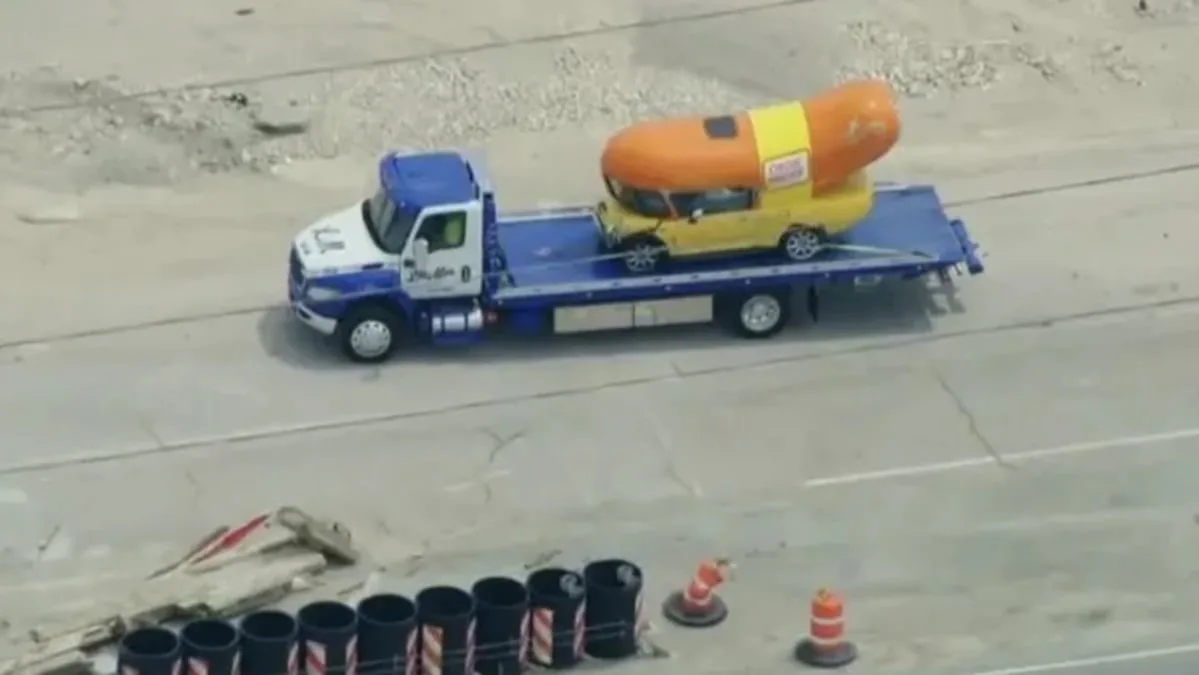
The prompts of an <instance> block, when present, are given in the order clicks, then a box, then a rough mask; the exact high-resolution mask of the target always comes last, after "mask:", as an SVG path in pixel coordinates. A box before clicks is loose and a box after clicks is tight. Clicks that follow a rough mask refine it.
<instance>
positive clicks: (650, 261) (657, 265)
mask: <svg viewBox="0 0 1199 675" xmlns="http://www.w3.org/2000/svg"><path fill="white" fill-rule="evenodd" d="M665 249H666V247H665V245H663V244H662V242H660V241H658V240H657V239H656V238H654V237H646V236H635V237H629V238H628V239H626V240H624V241H622V242H620V245H619V246H618V247H617V249H616V250H617V251H619V252H620V253H622V254H623V257H622V258H621V260H620V262H621V264H623V265H624V268H625V271H626V272H628V273H629V274H650V273H652V272H655V271H657V270H658V269H661V267H662V263H663V262H665V261H666V257H667V254H666V250H665Z"/></svg>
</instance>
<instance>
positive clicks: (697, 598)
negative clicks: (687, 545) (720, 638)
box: [662, 559, 732, 628]
mask: <svg viewBox="0 0 1199 675" xmlns="http://www.w3.org/2000/svg"><path fill="white" fill-rule="evenodd" d="M731 570H732V565H731V564H730V563H729V561H727V560H722V559H720V560H705V561H703V562H702V563H700V564H699V569H697V570H696V571H695V575H694V576H692V577H691V581H690V583H688V584H687V586H686V587H685V588H683V589H682V590H681V591H675V592H674V593H671V594H670V597H668V598H666V602H664V603H662V614H663V615H664V616H665V617H666V618H667V619H670V621H672V622H673V623H676V624H678V625H680V626H689V627H692V628H704V627H707V626H715V625H716V624H718V623H720V622H721V621H724V620H725V619H726V618H728V615H729V608H728V606H727V605H725V604H724V600H721V599H720V596H719V595H716V593H715V590H716V587H717V586H719V585H720V584H722V583H724V582H725V580H726V579H727V578H728V576H729V572H730V571H731Z"/></svg>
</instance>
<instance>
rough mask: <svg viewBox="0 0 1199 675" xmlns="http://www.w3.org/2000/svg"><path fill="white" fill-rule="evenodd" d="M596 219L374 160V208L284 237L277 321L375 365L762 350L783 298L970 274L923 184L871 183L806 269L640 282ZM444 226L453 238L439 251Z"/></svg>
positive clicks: (964, 244) (971, 248)
mask: <svg viewBox="0 0 1199 675" xmlns="http://www.w3.org/2000/svg"><path fill="white" fill-rule="evenodd" d="M602 208H603V207H602V206H600V207H594V208H593V207H577V208H554V209H542V210H535V211H524V212H519V213H507V214H500V213H499V212H498V211H497V206H496V194H495V188H494V185H493V183H492V179H491V177H490V175H489V172H488V170H487V168H486V166H485V164H484V162H483V161H482V159H481V158H480V157H476V156H473V155H470V154H468V153H458V152H435V153H423V154H408V155H403V154H392V155H388V156H386V157H384V158H383V159H382V160H381V161H380V164H379V188H378V191H377V193H376V194H375V195H374V196H372V197H371V198H369V199H367V200H365V201H363V202H362V203H361V204H357V205H355V206H353V207H350V208H348V209H345V210H343V211H340V212H338V213H335V214H332V215H329V216H326V217H325V218H322V219H321V220H319V221H318V222H316V223H315V224H313V225H311V226H309V227H308V228H306V229H305V230H304V231H302V232H301V233H300V234H299V235H298V236H297V237H296V238H295V241H294V243H293V246H292V250H291V255H290V270H289V278H288V288H289V299H290V302H291V307H292V310H293V312H294V314H295V315H296V317H298V318H299V319H300V320H301V321H302V322H303V323H305V324H306V325H308V326H309V327H311V328H313V329H315V330H316V331H318V332H320V333H322V334H324V335H328V336H333V337H334V338H335V339H336V341H337V342H338V344H339V346H340V348H341V349H342V351H343V352H344V353H345V354H346V355H347V356H348V357H349V358H350V359H351V360H354V361H357V362H365V363H375V362H381V361H384V360H386V359H388V358H389V357H390V356H391V355H392V354H393V352H394V351H395V350H396V349H397V347H398V346H399V345H400V344H402V343H404V342H407V341H423V342H427V343H432V344H436V345H445V344H471V343H475V342H479V341H481V340H483V339H484V338H485V336H487V335H489V334H492V333H496V332H507V333H531V334H536V333H565V332H578V331H580V330H583V329H617V328H631V327H637V326H643V325H664V324H668V323H702V322H707V321H711V320H715V321H716V322H717V323H719V324H721V325H722V326H724V327H726V328H728V329H729V330H731V331H732V332H734V333H736V334H739V335H741V336H743V337H748V338H765V337H769V336H772V335H775V334H776V333H778V332H779V331H781V330H782V329H783V328H784V327H785V326H786V324H787V322H788V320H789V319H790V317H791V316H792V307H793V305H794V304H796V303H794V302H793V300H794V299H796V298H801V299H804V298H806V304H807V309H808V311H809V313H810V314H811V315H812V317H813V319H815V318H816V307H817V295H818V293H819V290H820V288H821V287H824V286H826V285H829V284H855V285H871V284H875V283H878V282H879V281H881V280H883V279H919V278H924V277H928V276H934V277H937V278H939V279H940V281H941V282H942V283H952V281H951V275H952V273H954V272H957V273H958V274H961V273H962V272H963V271H964V272H967V273H969V274H971V275H973V274H979V273H981V272H982V271H983V265H982V262H981V261H980V259H979V255H978V253H977V245H976V244H975V243H974V242H972V241H971V239H970V237H969V235H968V234H967V232H966V228H965V225H964V224H963V223H962V222H961V221H960V220H955V219H952V218H950V217H949V216H948V215H947V214H946V212H945V209H944V207H943V205H942V203H941V200H940V197H939V196H938V195H937V192H936V190H935V189H934V188H933V187H932V186H929V185H899V184H878V186H877V188H876V196H875V200H874V206H873V210H872V211H871V212H870V214H869V216H867V218H866V219H865V220H864V221H862V222H860V223H858V224H857V225H856V226H854V227H853V228H852V229H850V230H849V231H847V232H845V233H843V234H841V235H839V236H836V237H834V238H832V239H831V240H829V241H828V243H827V244H826V245H825V250H824V251H823V252H822V253H821V254H820V255H819V256H817V257H816V258H814V259H812V260H810V261H804V262H795V261H790V260H787V259H786V258H784V257H783V256H781V255H779V254H772V253H765V254H752V255H750V254H746V255H735V256H731V257H720V258H713V259H708V260H698V261H672V262H671V263H670V264H669V266H667V267H665V268H664V269H662V270H661V271H655V272H654V273H652V274H646V275H637V274H633V273H631V272H629V271H627V270H626V268H625V265H624V264H622V260H621V255H620V254H611V253H608V252H607V250H608V249H607V247H605V246H604V244H605V241H604V235H603V231H602V228H601V226H600V222H599V218H600V217H601V215H602V214H601V213H600V212H599V210H600V209H602ZM447 216H448V217H453V218H456V219H459V220H458V222H460V223H463V224H461V225H459V226H458V228H459V229H458V230H456V231H455V233H454V235H453V236H452V237H450V239H451V241H448V242H447V241H445V237H444V234H445V229H446V228H445V223H446V222H447V220H446V219H447ZM797 291H798V292H799V293H798V294H797V293H796V292H797ZM680 300H682V301H686V302H685V303H679V302H678V301H680ZM672 305H673V306H674V308H673V309H672ZM680 307H686V308H687V309H684V310H680V309H679V308H680Z"/></svg>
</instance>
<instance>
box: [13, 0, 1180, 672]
mask: <svg viewBox="0 0 1199 675" xmlns="http://www.w3.org/2000/svg"><path fill="white" fill-rule="evenodd" d="M1197 22H1199V4H1197V3H1196V2H1194V0H1148V2H1147V5H1146V6H1144V7H1138V6H1137V4H1136V2H1135V0H1129V1H1126V0H1086V1H1083V0H1004V1H1003V2H999V1H998V0H975V1H969V2H952V3H951V2H945V1H943V0H888V1H887V2H872V1H867V0H837V1H836V2H833V1H832V0H813V1H809V2H794V1H792V2H788V1H782V2H769V3H753V2H749V1H748V0H696V1H694V2H687V1H677V0H655V1H654V2H648V1H646V2H632V1H629V0H612V1H610V2H604V3H579V2H562V0H553V1H552V2H551V0H504V1H503V2H498V3H497V2H491V3H482V2H478V1H477V0H439V2H437V3H432V2H423V1H420V0H410V1H405V2H391V3H388V2H382V1H380V0H331V2H326V3H324V4H322V5H320V6H315V5H313V6H309V5H306V4H299V5H297V4H296V3H295V2H288V3H284V2H280V1H277V0H263V1H262V2H257V3H254V2H252V1H251V0H242V1H241V2H230V1H229V0H214V1H213V2H209V3H205V4H203V5H197V6H189V7H187V8H185V9H181V8H180V7H177V6H172V5H169V4H162V3H149V2H144V0H105V1H103V2H92V3H88V4H87V5H86V6H79V5H78V3H72V4H70V5H67V4H66V2H65V0H38V2H33V0H11V1H10V2H7V3H0V281H3V282H4V283H3V284H0V307H2V308H3V309H4V311H3V312H0V415H2V417H0V607H10V608H16V609H13V611H12V612H10V613H5V612H3V611H0V619H3V622H0V626H3V625H11V626H12V627H13V628H14V629H16V628H19V627H22V626H24V625H25V624H26V623H28V622H29V621H34V620H36V619H37V616H39V615H40V613H43V612H46V611H49V610H48V609H47V608H49V607H51V606H53V605H55V604H56V603H57V602H58V600H57V598H61V597H64V596H67V595H74V594H78V589H79V588H80V587H94V586H98V585H99V584H101V583H108V581H102V580H111V579H114V578H117V577H120V576H121V575H122V574H124V575H128V574H129V571H130V570H133V569H142V568H144V567H149V566H151V565H150V564H149V563H148V562H146V561H149V560H153V559H156V558H157V557H159V556H161V555H162V554H163V552H164V551H167V550H174V548H176V547H177V546H178V545H180V544H181V543H182V542H184V541H187V540H188V539H189V538H191V537H192V536H194V535H196V534H197V533H199V532H201V531H204V530H207V529H209V528H211V527H212V525H213V524H214V521H215V522H220V521H223V520H227V519H233V518H237V517H238V515H239V514H243V515H244V513H245V512H246V511H248V510H253V509H256V508H261V507H263V506H270V505H273V504H277V503H279V502H295V503H301V504H303V505H305V506H306V507H308V508H311V509H313V510H316V511H319V512H321V513H331V514H333V515H336V516H338V517H340V518H343V519H345V520H346V521H347V522H350V523H352V524H353V525H354V526H355V528H356V531H357V532H362V533H363V537H364V538H365V539H364V541H367V542H370V543H371V545H372V546H374V547H375V548H374V553H375V555H376V556H377V557H378V558H380V559H384V560H386V561H389V562H394V561H401V560H407V559H409V558H410V557H411V556H413V555H420V556H422V557H423V560H424V561H425V563H424V565H423V567H422V568H421V570H420V572H419V574H417V573H415V572H412V573H407V572H405V573H400V572H395V573H394V575H393V576H392V577H389V580H388V582H387V583H389V584H392V585H393V586H394V588H396V589H399V590H405V591H408V590H412V589H411V588H409V587H410V586H411V585H412V584H416V583H424V582H426V581H427V582H429V583H434V582H438V581H439V580H441V581H444V580H446V579H456V578H458V577H459V576H461V577H463V578H469V577H470V576H471V575H479V574H485V573H495V572H500V571H505V570H519V569H520V566H521V565H522V564H523V563H524V562H527V560H529V559H531V558H532V557H536V556H537V555H538V554H540V553H544V552H545V551H550V550H553V551H559V553H558V554H555V555H557V556H558V557H557V558H556V559H557V560H559V561H560V562H562V563H563V564H566V563H570V564H574V563H575V562H577V561H580V560H583V559H585V558H587V557H594V556H597V555H622V556H628V557H630V558H631V559H634V560H636V561H638V562H639V563H641V564H642V565H643V566H644V567H645V568H646V570H647V572H648V573H649V575H650V578H651V580H652V584H651V590H652V593H653V595H652V597H653V598H654V599H660V598H661V596H663V595H664V594H665V593H667V592H669V591H670V590H673V588H674V586H676V585H677V584H678V583H680V582H681V581H682V579H684V578H685V577H686V575H687V574H688V573H689V571H690V568H691V567H692V566H693V564H694V562H695V560H696V559H697V558H698V557H701V556H704V555H719V554H729V555H732V556H733V557H735V558H739V559H740V561H741V562H742V568H741V570H740V573H739V578H738V580H737V582H736V584H734V585H731V586H730V587H729V588H728V590H727V593H728V598H729V601H730V603H732V604H733V607H734V615H733V618H732V619H731V620H730V622H729V624H727V625H726V626H725V627H722V628H720V629H716V630H717V632H711V633H703V634H695V633H684V632H682V631H673V630H672V629H670V628H668V627H664V626H659V630H660V632H659V638H660V641H661V642H662V643H663V645H664V646H666V647H667V648H668V649H670V650H671V651H672V652H673V653H674V654H675V658H674V659H673V660H671V661H651V662H643V663H641V664H640V665H637V666H630V669H634V668H641V669H645V670H646V671H647V672H655V673H662V672H675V671H678V672H684V671H686V672H707V673H725V672H728V673H731V672H741V671H742V670H743V669H745V668H746V667H750V668H755V669H756V670H759V671H763V672H767V671H768V672H784V670H783V669H784V668H786V669H791V668H792V666H791V665H790V664H788V665H783V664H784V659H785V655H786V652H787V650H788V649H789V645H790V643H791V642H793V641H794V639H795V637H796V636H797V635H798V634H800V633H802V630H803V627H804V621H805V616H804V611H805V607H804V602H805V600H806V594H807V593H809V592H810V591H811V590H812V588H814V587H815V586H817V585H821V584H825V583H831V584H834V585H837V586H838V587H840V588H843V589H845V590H846V592H847V593H848V594H849V597H850V598H851V605H850V606H851V608H852V610H851V611H852V612H853V616H854V617H855V618H854V621H855V622H856V623H855V624H854V628H852V629H851V630H856V631H857V632H856V633H855V634H856V635H857V636H858V638H859V642H860V646H861V647H862V650H863V660H862V663H863V666H862V667H863V668H864V670H865V671H869V672H895V673H908V672H911V673H915V672H923V673H927V672H934V673H939V672H945V673H951V672H952V673H970V672H975V673H981V672H984V671H987V670H988V669H996V668H998V669H1005V668H1014V669H1015V670H1010V671H1002V670H1001V671H999V672H1002V673H1004V675H1022V674H1023V673H1033V672H1039V670H1042V668H1040V667H1039V666H1035V667H1034V666H1029V667H1030V668H1031V669H1024V670H1021V669H1022V668H1025V666H1028V664H1037V663H1045V662H1063V661H1071V660H1076V659H1080V658H1084V659H1086V658H1096V659H1102V658H1105V655H1108V654H1112V653H1115V652H1122V651H1123V652H1131V653H1139V652H1141V651H1145V650H1150V651H1152V650H1155V649H1170V648H1173V647H1174V646H1176V645H1178V644H1181V643H1187V642H1192V641H1193V640H1194V637H1193V633H1194V631H1193V627H1194V625H1195V621H1196V620H1199V614H1196V610H1195V609H1194V608H1195V607H1199V603H1196V602H1195V599H1196V598H1199V575H1196V574H1195V566H1194V560H1196V559H1199V557H1196V554H1197V553H1199V541H1197V540H1196V539H1195V527H1194V515H1193V514H1194V513H1195V511H1196V510H1199V500H1197V499H1196V497H1195V490H1194V486H1196V485H1199V475H1197V471H1199V468H1197V467H1196V464H1195V459H1194V458H1195V456H1196V455H1195V453H1194V450H1195V449H1196V448H1197V447H1199V445H1196V443H1197V441H1196V439H1199V432H1196V431H1195V427H1196V426H1199V422H1197V421H1196V416H1195V412H1194V411H1195V410H1196V409H1199V408H1197V407H1196V405H1197V404H1199V389H1196V388H1195V387H1194V386H1193V383H1194V381H1195V375H1196V373H1195V368H1196V365H1197V364H1199V358H1197V357H1199V354H1197V353H1196V352H1197V349H1199V348H1197V347H1196V346H1195V344H1196V343H1195V341H1194V339H1193V336H1194V334H1195V333H1196V331H1199V323H1197V321H1196V314H1195V312H1194V307H1195V305H1194V303H1195V301H1196V300H1199V269H1197V268H1196V267H1195V266H1194V255H1193V251H1194V250H1195V249H1196V246H1199V232H1196V231H1195V230H1194V227H1193V225H1194V214H1195V213H1196V212H1197V211H1196V209H1199V194H1197V193H1196V192H1195V191H1194V189H1193V185H1194V175H1195V174H1194V172H1195V171H1196V170H1199V167H1197V166H1196V162H1197V160H1196V157H1199V153H1197V151H1199V105H1196V103H1199V83H1196V82H1195V81H1194V77H1195V76H1194V75H1193V72H1194V68H1193V65H1192V64H1194V63H1195V62H1196V57H1199V42H1196V41H1195V40H1194V34H1195V30H1196V24H1197ZM860 75H869V76H876V77H884V78H886V79H888V80H889V81H890V82H891V83H892V84H893V85H894V86H895V88H896V89H897V91H898V92H899V93H900V94H901V96H902V103H903V112H904V122H905V131H904V139H903V141H902V143H901V147H900V148H898V149H897V150H896V151H895V152H894V153H893V155H892V156H890V157H888V158H887V160H885V162H884V164H883V166H882V167H880V171H879V175H881V176H883V177H887V178H894V179H899V180H908V181H916V180H933V181H936V182H937V184H938V186H939V187H940V188H941V189H942V190H943V193H944V195H945V197H946V199H947V200H948V201H949V202H950V203H951V205H952V206H951V209H952V211H953V212H954V214H955V215H958V216H960V217H962V218H963V219H964V220H965V221H966V223H967V225H968V226H969V227H970V229H971V232H972V234H973V235H974V236H975V237H976V238H977V239H978V240H979V241H980V242H981V243H982V245H983V248H984V251H985V253H986V256H987V258H986V261H987V263H988V266H989V269H988V272H987V274H986V275H984V276H982V277H978V278H972V279H965V280H962V281H961V283H960V287H959V292H958V295H956V296H947V295H938V294H935V293H934V294H931V295H930V294H928V293H926V292H924V291H922V290H921V291H920V292H918V293H913V292H911V291H907V290H905V291H894V290H892V289H886V288H884V289H879V290H878V291H876V292H873V293H856V294H855V293H849V292H847V293H845V294H844V296H843V297H839V298H833V300H834V301H833V302H831V303H829V309H828V310H827V311H828V316H827V317H826V321H824V322H823V324H822V325H821V326H817V327H812V326H804V327H802V329H797V330H795V331H792V332H793V333H795V335H794V336H791V335H790V334H789V335H788V336H785V338H784V339H780V340H776V341H773V342H772V343H770V344H768V345H744V344H739V343H734V344H730V343H728V342H726V341H724V340H716V339H715V337H714V336H711V335H709V334H707V333H704V332H693V331H684V332H667V333H663V334H660V335H653V336H636V337H619V338H611V337H602V338H597V339H594V340H593V339H582V340H567V341H563V342H562V343H561V344H552V345H545V344H536V345H531V346H529V347H526V348H524V349H515V350H512V349H509V348H508V347H507V346H504V347H497V348H495V349H484V350H482V351H480V352H478V353H475V354H471V355H465V356H464V355H452V356H429V357H421V358H416V359H413V360H410V361H405V362H402V363H396V364H392V365H388V366H386V367H382V368H374V369H365V370H364V369H358V368H349V367H346V366H345V364H342V363H340V362H339V361H337V360H336V359H335V358H333V357H331V356H330V355H328V354H327V353H326V352H325V351H322V349H321V348H320V346H319V345H317V344H315V342H314V341H313V340H312V339H311V336H309V335H307V334H306V333H303V332H299V331H295V330H294V326H292V325H291V324H290V322H288V321H287V317H286V312H285V311H284V310H283V309H281V308H280V307H279V303H280V301H281V299H282V296H283V294H284V283H285V278H284V275H285V272H284V269H283V268H284V264H283V260H284V258H285V256H286V251H287V247H288V245H289V242H290V239H291V237H292V236H293V234H294V232H295V231H296V230H297V229H298V228H299V227H301V226H303V225H305V224H306V223H308V222H310V221H311V220H312V219H313V218H314V217H315V216H316V215H318V214H320V213H322V212H324V211H327V210H329V209H332V208H335V207H338V206H341V205H344V204H346V203H348V202H350V201H352V200H354V199H356V198H358V197H359V196H360V195H361V194H362V192H363V191H364V190H365V189H366V187H367V185H368V184H369V183H370V180H371V176H372V172H373V162H374V159H375V158H376V157H377V156H378V155H379V154H381V153H383V152H385V151H388V150H393V149H407V148H429V147H443V146H469V147H475V148H481V149H484V150H486V151H487V152H488V154H489V157H490V160H491V163H492V165H493V167H494V168H495V170H496V173H497V174H498V179H499V185H500V189H501V190H502V199H503V201H504V203H505V204H506V205H507V206H509V207H517V206H529V205H537V204H550V203H563V202H573V201H577V200H587V199H591V198H593V196H594V195H595V193H596V189H597V185H596V174H597V166H596V157H597V152H598V148H599V147H600V144H602V142H603V139H604V138H605V135H606V134H607V133H609V132H610V131H612V130H613V129H615V128H617V127H619V126H621V125H622V124H625V123H627V122H629V121H631V120H634V119H639V118H643V117H647V116H653V115H659V114H667V113H674V112H700V111H718V110H726V109H729V108H734V107H740V106H745V105H749V104H754V103H758V102H764V101H770V100H777V99H782V98H789V97H802V96H804V95H806V94H809V93H811V92H814V91H816V90H818V89H819V88H820V87H821V86H824V85H826V84H828V83H830V82H834V81H836V80H838V79H840V78H844V77H853V76H860ZM289 127H291V128H293V129H289ZM295 129H302V130H301V131H298V132H297V133H284V132H287V131H294V130H295ZM497 437H498V438H501V439H505V438H509V437H511V438H510V440H511V443H510V444H506V445H504V448H503V449H502V451H501V450H497V449H496V441H495V439H496V438H497ZM334 477H335V478H334ZM129 486H136V489H135V490H130V488H129ZM114 570H115V571H114ZM409 572H411V571H410V570H409ZM913 617H924V618H922V619H919V620H917V619H914V618H913ZM657 623H661V622H660V621H659V622H657ZM1083 666H1084V667H1086V666H1087V664H1086V663H1084V664H1083ZM1050 669H1052V668H1050ZM1096 672H1099V671H1096ZM1104 672H1105V673H1106V672H1107V671H1104Z"/></svg>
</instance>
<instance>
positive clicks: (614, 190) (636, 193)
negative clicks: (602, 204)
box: [604, 178, 671, 218]
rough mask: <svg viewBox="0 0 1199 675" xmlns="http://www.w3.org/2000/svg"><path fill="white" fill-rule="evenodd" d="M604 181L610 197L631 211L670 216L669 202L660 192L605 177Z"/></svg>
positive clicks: (659, 216) (640, 213)
mask: <svg viewBox="0 0 1199 675" xmlns="http://www.w3.org/2000/svg"><path fill="white" fill-rule="evenodd" d="M604 182H606V183H607V184H608V192H609V193H611V194H612V198H613V199H615V200H616V201H617V202H618V203H619V204H620V205H621V206H623V207H625V208H626V209H628V210H630V211H632V212H633V213H636V214H638V215H642V216H647V217H650V218H670V217H671V212H670V202H668V201H666V197H665V196H664V195H663V194H662V193H661V192H658V191H655V190H639V189H637V188H633V187H628V186H626V185H621V184H620V182H619V181H616V180H613V179H612V178H605V179H604Z"/></svg>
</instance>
